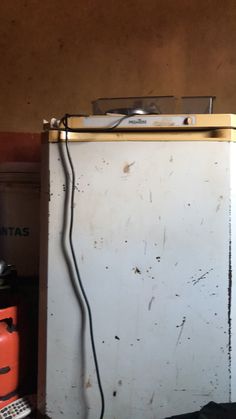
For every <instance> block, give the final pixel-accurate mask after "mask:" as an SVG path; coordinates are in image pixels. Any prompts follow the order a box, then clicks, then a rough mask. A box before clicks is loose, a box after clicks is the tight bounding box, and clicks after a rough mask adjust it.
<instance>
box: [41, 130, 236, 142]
mask: <svg viewBox="0 0 236 419" xmlns="http://www.w3.org/2000/svg"><path fill="white" fill-rule="evenodd" d="M68 140H69V141H70V142H113V141H226V142H229V141H233V142H234V141H236V130H234V129H228V128H226V129H214V130H211V129H209V130H201V131H200V130H199V131H197V130H195V131H188V132H186V131H181V130H177V131H172V132H167V131H161V132H160V131H156V132H149V131H147V132H143V131H137V132H122V131H121V132H88V133H76V132H68ZM48 141H49V142H51V143H56V142H60V141H65V132H64V131H49V133H48Z"/></svg>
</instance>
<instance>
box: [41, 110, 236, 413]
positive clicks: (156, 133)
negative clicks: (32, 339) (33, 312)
mask: <svg viewBox="0 0 236 419" xmlns="http://www.w3.org/2000/svg"><path fill="white" fill-rule="evenodd" d="M235 128H236V116H234V115H223V114H221V115H216V114H213V115H161V116H160V115H148V116H146V115H142V116H130V117H126V118H121V117H120V116H118V115H115V116H114V115H113V116H111V115H110V116H89V117H70V118H68V120H67V124H64V125H63V124H61V125H60V127H59V129H50V130H48V131H46V132H45V133H44V134H43V145H42V150H43V153H42V197H41V198H42V199H41V204H42V205H41V232H42V234H41V276H40V322H39V324H40V332H39V337H40V348H39V390H38V408H39V410H40V411H41V413H44V414H45V413H46V414H47V416H48V417H49V418H51V419H60V418H67V419H76V418H81V419H84V418H87V419H96V418H99V417H100V411H101V398H100V393H99V389H98V383H97V375H96V371H95V364H94V357H93V352H92V348H91V339H90V329H89V322H88V312H87V307H86V304H85V302H84V298H83V296H82V294H81V289H80V286H79V284H78V275H77V272H76V269H75V264H74V260H73V256H72V254H71V247H70V245H71V242H70V239H71V240H72V242H73V246H74V257H75V258H76V262H77V267H78V270H79V274H80V279H81V281H82V284H83V287H84V291H85V293H86V296H87V299H88V301H89V304H90V308H91V313H92V317H93V337H94V342H95V346H96V353H97V361H98V365H99V371H100V378H101V384H102V388H103V392H104V397H105V413H104V418H105V419H154V418H155V419H163V418H165V417H169V416H172V415H177V414H183V413H187V412H193V411H196V410H199V409H200V407H201V406H203V405H205V404H207V403H208V402H209V401H212V400H213V401H215V402H228V401H231V400H232V401H235V400H236V378H235V368H236V367H235V363H236V359H235V353H234V348H235V343H236V342H235V321H234V320H235V315H236V313H235V310H236V309H235V286H234V272H235V267H236V266H235V260H236V259H235V239H236V236H235V231H236V230H235V221H236V212H235V210H236V173H235V172H236V145H235V139H236V131H235ZM70 160H71V161H70ZM71 163H72V166H73V169H74V183H73V173H72V171H71ZM72 189H73V191H72ZM72 192H74V197H73V196H72V195H71V194H72ZM72 200H73V204H72V202H71V201H72ZM71 204H72V205H71ZM72 212H73V220H71V216H72ZM71 221H72V223H71ZM70 228H71V229H70ZM81 307H82V308H81Z"/></svg>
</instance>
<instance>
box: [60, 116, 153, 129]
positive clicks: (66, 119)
mask: <svg viewBox="0 0 236 419" xmlns="http://www.w3.org/2000/svg"><path fill="white" fill-rule="evenodd" d="M81 116H84V115H69V114H66V115H65V116H64V117H63V118H61V120H60V122H61V123H62V124H63V125H64V127H65V129H64V130H63V129H61V128H60V126H59V127H58V128H57V130H58V131H67V132H75V133H76V132H78V133H79V132H81V133H83V132H97V131H99V132H101V128H70V127H68V118H70V117H81ZM132 116H146V114H145V115H137V114H136V113H133V114H130V115H123V116H122V117H119V119H118V120H117V121H115V122H114V123H113V124H112V125H110V126H107V127H102V131H105V132H109V131H113V130H114V129H115V128H117V127H119V125H120V124H121V122H123V121H124V120H125V119H129V118H131V117H132ZM54 129H55V128H53V130H54Z"/></svg>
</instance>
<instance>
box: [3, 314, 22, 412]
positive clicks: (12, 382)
mask: <svg viewBox="0 0 236 419" xmlns="http://www.w3.org/2000/svg"><path fill="white" fill-rule="evenodd" d="M16 326H17V307H16V306H12V307H7V308H3V309H0V409H1V408H2V407H4V406H6V405H8V404H9V403H11V402H12V401H14V400H16V399H17V398H18V395H17V389H18V385H19V334H18V332H17V329H16Z"/></svg>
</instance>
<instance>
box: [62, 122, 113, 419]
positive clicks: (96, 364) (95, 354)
mask: <svg viewBox="0 0 236 419" xmlns="http://www.w3.org/2000/svg"><path fill="white" fill-rule="evenodd" d="M63 120H64V125H65V136H66V141H65V144H66V153H67V158H68V161H69V165H70V169H71V175H72V179H71V183H72V190H71V200H70V225H69V243H70V249H71V254H72V258H73V263H74V267H75V272H76V276H77V280H78V282H79V286H80V289H81V293H82V296H83V298H84V301H85V304H86V308H87V311H88V319H89V330H90V340H91V346H92V352H93V358H94V364H95V370H96V375H97V381H98V388H99V391H100V396H101V413H100V419H103V417H104V411H105V399H104V393H103V388H102V383H101V377H100V372H99V366H98V360H97V353H96V346H95V340H94V333H93V317H92V311H91V307H90V304H89V301H88V297H87V295H86V292H85V289H84V286H83V282H82V280H81V276H80V272H79V267H78V263H77V259H76V254H75V250H74V244H73V226H74V196H75V170H74V165H73V162H72V159H71V155H70V150H69V147H68V115H66V116H65V118H64V119H63Z"/></svg>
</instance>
